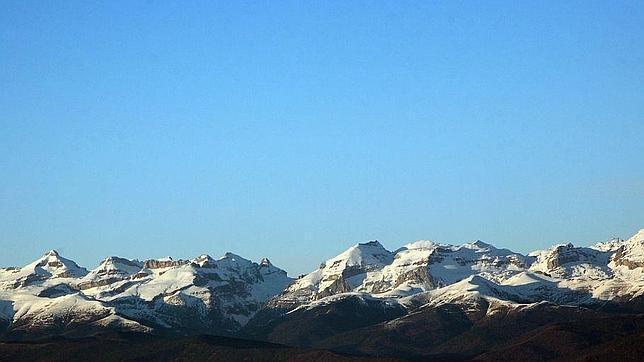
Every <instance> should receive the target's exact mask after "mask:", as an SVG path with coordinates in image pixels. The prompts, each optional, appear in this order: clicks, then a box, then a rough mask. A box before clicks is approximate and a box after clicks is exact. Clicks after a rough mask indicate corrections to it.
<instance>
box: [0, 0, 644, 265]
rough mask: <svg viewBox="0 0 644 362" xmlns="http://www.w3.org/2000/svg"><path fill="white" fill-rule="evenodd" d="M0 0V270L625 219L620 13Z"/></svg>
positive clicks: (308, 260) (626, 107)
mask: <svg viewBox="0 0 644 362" xmlns="http://www.w3.org/2000/svg"><path fill="white" fill-rule="evenodd" d="M341 3H343V2H317V1H316V2H310V1H294V2H281V1H265V2H238V1H227V2H223V1H222V2H213V1H205V2H196V1H190V2H165V1H148V2H144V1H105V2H90V1H2V2H0V151H1V152H0V246H1V247H2V248H1V252H0V265H16V264H17V265H20V264H24V263H26V262H28V261H30V260H33V259H35V258H36V257H37V256H39V255H40V254H41V253H43V252H44V251H45V250H47V249H51V248H56V249H58V250H59V251H61V252H62V253H63V254H64V255H65V256H67V257H70V258H72V259H74V260H76V261H78V262H79V263H80V264H82V265H85V266H87V267H94V266H95V265H96V264H97V263H98V261H99V260H100V259H101V258H102V257H105V256H108V255H120V256H124V257H130V258H145V257H161V256H166V255H171V256H174V257H181V258H188V257H194V256H196V255H199V254H201V253H204V252H205V253H209V254H211V255H213V256H220V255H222V254H223V253H224V252H226V251H229V250H230V251H233V252H235V253H238V254H240V255H243V256H245V257H247V258H252V259H255V260H257V259H259V258H261V257H263V256H268V257H270V258H271V260H272V261H273V262H274V263H275V264H277V265H279V266H281V267H284V268H286V269H288V270H289V272H290V273H291V274H297V273H302V272H306V271H310V270H312V269H314V268H316V267H317V265H318V264H319V262H321V261H322V260H324V259H326V258H328V257H331V256H333V255H335V254H337V253H338V252H340V251H342V250H344V249H345V248H346V247H348V246H349V245H351V244H353V243H355V242H358V241H365V240H369V239H379V240H381V241H382V242H383V244H384V245H385V246H387V247H389V248H391V249H395V248H397V247H398V246H400V245H402V244H403V243H405V242H408V241H412V240H417V239H423V238H424V239H433V240H437V241H443V242H452V243H462V242H466V241H470V240H473V239H482V240H485V241H488V242H492V243H494V244H495V245H497V246H502V247H507V248H511V249H514V250H517V251H521V252H527V251H529V250H532V249H536V248H542V247H545V246H548V245H550V244H552V243H554V242H559V241H563V240H569V241H572V242H576V243H582V244H584V243H589V242H593V241H598V240H603V239H607V238H610V237H613V236H622V237H628V236H630V235H631V234H633V233H634V232H635V231H636V230H637V229H639V228H642V227H644V6H643V4H642V2H640V1H633V2H619V1H606V2H595V1H580V2H572V1H565V2H562V1H550V2H545V1H534V2H532V3H528V2H525V1H507V2H496V1H485V2H474V1H467V2H456V1H446V2H441V3H433V2H428V1H419V2H400V1H394V2H390V3H385V2H381V1H376V2H359V1H350V2H348V4H341Z"/></svg>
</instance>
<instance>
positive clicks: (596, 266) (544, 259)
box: [530, 243, 612, 279]
mask: <svg viewBox="0 0 644 362" xmlns="http://www.w3.org/2000/svg"><path fill="white" fill-rule="evenodd" d="M611 254H612V252H610V251H602V250H598V249H595V248H586V247H575V246H574V245H573V244H572V243H567V244H559V245H555V246H553V247H551V248H550V249H547V250H542V251H536V252H533V253H531V254H530V255H531V256H534V257H535V258H536V260H535V261H534V263H533V264H532V265H531V266H530V270H531V271H534V272H539V273H543V274H545V275H549V276H553V277H557V278H583V277H591V276H592V277H594V278H602V279H603V278H608V277H610V276H611V275H612V272H611V270H610V268H608V262H609V260H610V256H611Z"/></svg>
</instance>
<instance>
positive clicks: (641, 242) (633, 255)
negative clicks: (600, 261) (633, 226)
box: [613, 229, 644, 269]
mask: <svg viewBox="0 0 644 362" xmlns="http://www.w3.org/2000/svg"><path fill="white" fill-rule="evenodd" d="M613 263H614V264H615V265H616V266H624V267H626V268H628V269H637V268H644V229H642V230H640V231H638V232H637V233H636V234H635V235H633V236H632V237H630V238H629V239H628V240H626V241H625V242H624V243H623V244H622V245H621V246H620V247H619V249H617V251H616V252H615V255H614V257H613Z"/></svg>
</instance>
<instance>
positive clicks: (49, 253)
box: [43, 249, 60, 256]
mask: <svg viewBox="0 0 644 362" xmlns="http://www.w3.org/2000/svg"><path fill="white" fill-rule="evenodd" d="M43 256H60V254H58V251H56V250H55V249H51V250H49V251H48V252H46V253H45V254H44V255H43Z"/></svg>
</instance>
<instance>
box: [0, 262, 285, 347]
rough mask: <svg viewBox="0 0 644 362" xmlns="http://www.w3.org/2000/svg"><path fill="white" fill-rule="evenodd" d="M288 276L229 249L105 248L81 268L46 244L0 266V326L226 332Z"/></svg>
mask: <svg viewBox="0 0 644 362" xmlns="http://www.w3.org/2000/svg"><path fill="white" fill-rule="evenodd" d="M290 283H291V278H289V277H288V276H287V275H286V272H285V271H283V270H281V269H279V268H277V267H275V266H273V265H272V264H271V263H270V261H268V259H264V260H262V261H261V262H260V263H259V264H258V263H254V262H251V261H250V260H247V259H244V258H242V257H240V256H238V255H235V254H232V253H227V254H226V255H224V256H223V257H221V258H220V259H213V258H211V257H210V256H208V255H202V256H199V257H197V258H195V259H193V260H173V259H172V258H163V259H150V260H146V261H144V262H141V261H138V260H128V259H124V258H120V257H114V256H112V257H108V258H106V259H105V260H103V261H102V262H101V263H100V264H99V266H98V267H97V268H96V269H94V270H91V271H89V272H88V271H87V270H86V269H85V268H81V267H79V266H78V265H76V263H74V262H73V261H71V260H69V259H66V258H63V257H62V256H60V255H59V254H58V253H57V252H56V251H50V252H48V253H46V254H45V255H44V256H43V257H42V258H40V259H38V260H36V261H34V262H33V263H30V264H28V265H26V266H24V267H22V268H5V269H2V270H0V320H4V323H2V322H0V328H2V326H3V325H4V330H5V335H8V336H9V337H12V338H18V337H20V336H22V335H30V336H33V337H35V336H38V335H40V334H48V333H56V332H55V331H60V332H64V333H65V334H74V333H84V332H80V331H77V330H79V329H80V330H82V331H87V330H94V329H100V328H105V327H110V328H117V329H124V330H139V331H151V330H154V329H156V330H162V329H167V330H174V331H182V332H184V333H193V332H198V333H211V332H213V331H214V332H216V333H218V334H227V333H228V334H229V333H233V332H234V331H236V330H237V329H239V328H240V327H241V326H242V325H243V324H245V323H246V321H247V320H248V319H250V318H251V317H252V316H253V315H254V314H255V313H256V312H257V311H258V310H259V309H260V308H261V307H262V305H263V304H264V302H265V301H266V300H268V299H269V298H271V297H273V296H275V295H277V294H279V293H280V292H281V291H282V290H283V289H284V288H285V287H286V286H288V285H289V284H290Z"/></svg>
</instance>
